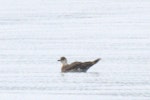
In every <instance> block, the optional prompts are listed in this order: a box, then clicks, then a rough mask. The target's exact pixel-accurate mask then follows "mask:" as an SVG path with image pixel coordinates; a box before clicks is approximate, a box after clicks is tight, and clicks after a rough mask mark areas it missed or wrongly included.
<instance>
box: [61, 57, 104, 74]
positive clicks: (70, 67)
mask: <svg viewBox="0 0 150 100" xmlns="http://www.w3.org/2000/svg"><path fill="white" fill-rule="evenodd" d="M99 60H101V59H100V58H98V59H96V60H94V61H87V62H73V63H71V64H68V63H67V59H66V58H65V57H61V58H60V59H59V60H58V61H60V62H61V63H62V68H61V72H87V70H88V69H89V68H90V67H91V66H93V65H94V64H96V63H97V62H98V61H99Z"/></svg>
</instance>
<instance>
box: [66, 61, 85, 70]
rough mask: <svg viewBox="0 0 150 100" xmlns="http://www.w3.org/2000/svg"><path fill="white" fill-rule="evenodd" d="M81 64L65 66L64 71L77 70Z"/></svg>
mask: <svg viewBox="0 0 150 100" xmlns="http://www.w3.org/2000/svg"><path fill="white" fill-rule="evenodd" d="M81 65H82V63H81V62H73V63H71V64H70V65H68V66H66V67H65V69H66V70H71V69H78V68H79V66H81Z"/></svg>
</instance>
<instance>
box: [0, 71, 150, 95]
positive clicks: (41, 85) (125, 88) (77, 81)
mask: <svg viewBox="0 0 150 100" xmlns="http://www.w3.org/2000/svg"><path fill="white" fill-rule="evenodd" d="M149 75H150V74H149V73H142V72H134V73H129V72H124V73H119V72H101V73H98V72H91V73H90V72H89V73H17V74H16V73H11V74H10V73H9V74H0V92H11V93H26V92H30V93H47V94H72V95H77V94H80V95H108V96H133V97H134V96H136V97H150V91H149V89H150V88H149V87H150V81H149V80H150V78H149Z"/></svg>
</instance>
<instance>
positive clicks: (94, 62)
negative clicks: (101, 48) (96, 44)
mask: <svg viewBox="0 0 150 100" xmlns="http://www.w3.org/2000/svg"><path fill="white" fill-rule="evenodd" d="M100 60H101V58H98V59H96V60H94V61H93V64H96V63H97V62H99V61H100Z"/></svg>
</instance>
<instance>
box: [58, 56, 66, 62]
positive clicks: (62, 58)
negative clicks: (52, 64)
mask: <svg viewBox="0 0 150 100" xmlns="http://www.w3.org/2000/svg"><path fill="white" fill-rule="evenodd" d="M62 60H66V58H65V57H61V58H60V59H59V60H58V61H62Z"/></svg>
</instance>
